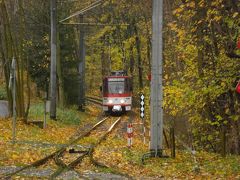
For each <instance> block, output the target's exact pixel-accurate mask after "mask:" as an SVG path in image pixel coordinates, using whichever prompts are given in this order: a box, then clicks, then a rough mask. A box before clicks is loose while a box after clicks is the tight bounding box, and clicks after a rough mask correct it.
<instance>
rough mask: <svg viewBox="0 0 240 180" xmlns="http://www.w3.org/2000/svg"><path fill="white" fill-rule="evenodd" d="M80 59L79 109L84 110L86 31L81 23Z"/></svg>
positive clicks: (81, 18)
mask: <svg viewBox="0 0 240 180" xmlns="http://www.w3.org/2000/svg"><path fill="white" fill-rule="evenodd" d="M82 22H83V15H82V14H80V23H82ZM79 28H80V43H79V45H80V61H79V66H78V71H79V78H80V83H79V86H80V87H79V110H80V111H84V110H85V42H84V41H85V39H84V36H85V32H84V26H83V25H80V26H79Z"/></svg>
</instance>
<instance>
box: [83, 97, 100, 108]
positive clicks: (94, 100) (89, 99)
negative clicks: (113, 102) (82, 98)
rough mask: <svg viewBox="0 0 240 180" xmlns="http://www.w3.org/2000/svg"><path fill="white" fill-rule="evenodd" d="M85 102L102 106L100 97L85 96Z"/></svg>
mask: <svg viewBox="0 0 240 180" xmlns="http://www.w3.org/2000/svg"><path fill="white" fill-rule="evenodd" d="M86 101H87V102H90V103H93V104H96V105H100V106H102V99H101V98H100V97H93V96H86Z"/></svg>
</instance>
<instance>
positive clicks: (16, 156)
mask: <svg viewBox="0 0 240 180" xmlns="http://www.w3.org/2000/svg"><path fill="white" fill-rule="evenodd" d="M11 158H12V159H13V160H17V159H19V155H17V154H13V155H12V156H11Z"/></svg>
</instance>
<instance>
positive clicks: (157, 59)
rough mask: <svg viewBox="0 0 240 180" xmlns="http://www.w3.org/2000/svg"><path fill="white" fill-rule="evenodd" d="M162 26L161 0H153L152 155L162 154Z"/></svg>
mask: <svg viewBox="0 0 240 180" xmlns="http://www.w3.org/2000/svg"><path fill="white" fill-rule="evenodd" d="M162 27H163V0H153V14H152V70H151V73H152V74H151V76H152V80H151V103H150V104H151V105H150V107H151V143H150V151H151V152H152V155H154V156H162V140H163V137H162V136H163V87H162V72H163V70H162V68H163V67H162V64H163V63H162V61H163V40H162Z"/></svg>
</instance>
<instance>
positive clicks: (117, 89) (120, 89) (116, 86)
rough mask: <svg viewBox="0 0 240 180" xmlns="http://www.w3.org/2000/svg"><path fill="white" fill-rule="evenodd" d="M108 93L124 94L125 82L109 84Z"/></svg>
mask: <svg viewBox="0 0 240 180" xmlns="http://www.w3.org/2000/svg"><path fill="white" fill-rule="evenodd" d="M108 93H110V94H123V93H124V81H123V82H108Z"/></svg>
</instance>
